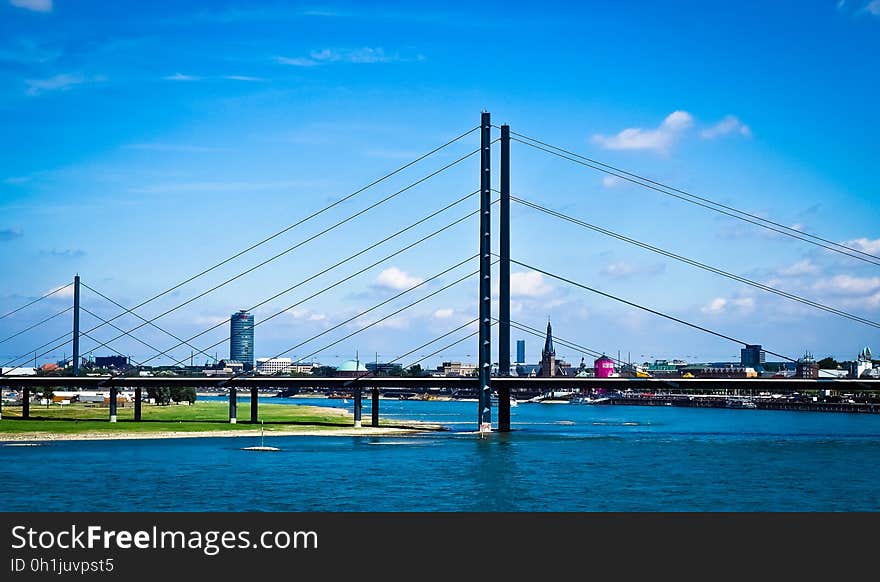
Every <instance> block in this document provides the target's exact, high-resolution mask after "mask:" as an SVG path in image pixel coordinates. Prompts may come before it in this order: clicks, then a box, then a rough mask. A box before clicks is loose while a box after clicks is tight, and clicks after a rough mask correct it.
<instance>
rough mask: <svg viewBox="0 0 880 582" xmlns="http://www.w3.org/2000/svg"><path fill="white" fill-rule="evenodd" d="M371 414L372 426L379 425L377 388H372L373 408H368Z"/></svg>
mask: <svg viewBox="0 0 880 582" xmlns="http://www.w3.org/2000/svg"><path fill="white" fill-rule="evenodd" d="M370 412H371V415H372V419H371V420H372V422H371V423H370V425H371V426H373V427H378V426H379V389H378V388H373V408H372V409H371V410H370Z"/></svg>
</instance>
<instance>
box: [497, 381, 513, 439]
mask: <svg viewBox="0 0 880 582" xmlns="http://www.w3.org/2000/svg"><path fill="white" fill-rule="evenodd" d="M498 430H499V431H500V432H510V386H505V385H504V384H501V385H500V386H498Z"/></svg>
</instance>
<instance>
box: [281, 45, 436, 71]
mask: <svg viewBox="0 0 880 582" xmlns="http://www.w3.org/2000/svg"><path fill="white" fill-rule="evenodd" d="M423 59H424V57H423V56H421V55H418V56H416V57H413V58H404V57H401V56H400V55H399V54H397V53H394V54H388V53H386V52H385V49H382V48H372V47H363V48H358V49H321V50H313V51H311V52H309V55H308V56H306V57H284V56H278V57H275V62H277V63H280V64H282V65H289V66H292V67H316V66H318V65H327V64H330V63H353V64H373V63H393V62H399V61H414V60H415V61H419V60H423Z"/></svg>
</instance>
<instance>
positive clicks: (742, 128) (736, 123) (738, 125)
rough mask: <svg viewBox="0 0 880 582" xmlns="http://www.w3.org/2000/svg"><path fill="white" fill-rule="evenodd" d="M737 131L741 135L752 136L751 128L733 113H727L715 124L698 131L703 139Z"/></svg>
mask: <svg viewBox="0 0 880 582" xmlns="http://www.w3.org/2000/svg"><path fill="white" fill-rule="evenodd" d="M731 133H737V134H739V135H741V136H743V137H752V130H751V129H750V128H749V126H748V125H746V124H744V123H743V122H742V121H740V120H739V118H737V117H736V116H735V115H727V116H725V118H724V119H722V120H721V121H719V122H718V123H716V124H715V125H713V126H711V127H708V128H706V129H704V130H703V131H702V132H700V136H701V137H702V138H703V139H715V138H716V137H721V136H723V135H728V134H731Z"/></svg>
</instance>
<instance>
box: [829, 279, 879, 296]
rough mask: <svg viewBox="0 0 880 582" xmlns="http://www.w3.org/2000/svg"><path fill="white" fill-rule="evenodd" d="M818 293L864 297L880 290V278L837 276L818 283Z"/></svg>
mask: <svg viewBox="0 0 880 582" xmlns="http://www.w3.org/2000/svg"><path fill="white" fill-rule="evenodd" d="M814 288H815V289H816V290H817V291H827V292H830V293H836V294H840V295H862V294H866V293H873V292H874V291H877V290H880V277H853V276H852V275H835V276H833V277H831V278H828V279H824V280H821V281H817V282H816V284H815V285H814Z"/></svg>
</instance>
